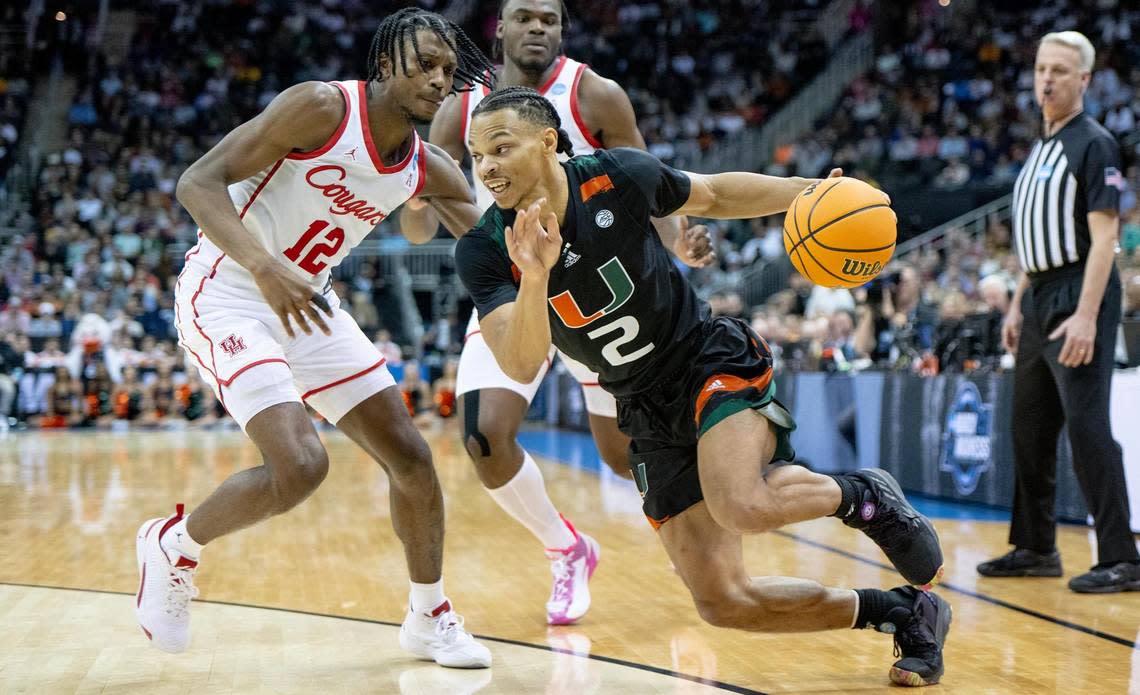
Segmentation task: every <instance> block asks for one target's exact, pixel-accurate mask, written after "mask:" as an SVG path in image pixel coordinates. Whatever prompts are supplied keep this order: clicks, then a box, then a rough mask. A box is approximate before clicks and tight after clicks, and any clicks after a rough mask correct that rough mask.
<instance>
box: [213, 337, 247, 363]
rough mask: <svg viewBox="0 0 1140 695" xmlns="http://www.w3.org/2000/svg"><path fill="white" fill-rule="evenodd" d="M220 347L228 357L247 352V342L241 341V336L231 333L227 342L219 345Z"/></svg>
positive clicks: (224, 341)
mask: <svg viewBox="0 0 1140 695" xmlns="http://www.w3.org/2000/svg"><path fill="white" fill-rule="evenodd" d="M218 347H220V348H221V349H222V351H223V352H225V353H226V354H227V355H229V356H230V357H233V356H234V355H236V354H238V353H239V352H244V351H245V341H244V340H242V339H241V336H238V335H234V334H233V333H230V334H229V335H228V336H227V337H226V339H225V340H223V341H222V342H220V343H218Z"/></svg>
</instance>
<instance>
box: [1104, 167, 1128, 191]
mask: <svg viewBox="0 0 1140 695" xmlns="http://www.w3.org/2000/svg"><path fill="white" fill-rule="evenodd" d="M1104 185H1106V186H1112V187H1113V188H1115V189H1116V190H1118V191H1124V190H1125V189H1126V188H1128V182H1127V181H1125V180H1124V175H1123V174H1121V173H1120V169H1117V168H1116V167H1105V168H1104Z"/></svg>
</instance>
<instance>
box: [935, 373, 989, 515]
mask: <svg viewBox="0 0 1140 695" xmlns="http://www.w3.org/2000/svg"><path fill="white" fill-rule="evenodd" d="M993 411H994V407H993V405H992V404H988V403H983V402H982V394H981V393H980V392H979V391H978V387H977V386H975V385H974V384H973V382H970V381H963V382H962V383H961V384H959V385H958V391H957V392H956V393H955V394H954V403H953V404H952V405H951V406H950V412H949V413H947V415H946V428H945V430H943V432H942V454H941V457H940V459H939V462H938V468H939V470H942V471H945V472H947V473H949V474H950V477H951V478H952V479H953V480H954V487H955V488H956V489H957V490H958V493H959V494H961V495H969V494H972V493H973V492H974V490H976V489H977V488H978V481H979V480H981V477H982V474H984V473H985V472H986V471H988V470H990V469H991V468H993V458H992V457H991V456H990V453H991V451H992V449H993Z"/></svg>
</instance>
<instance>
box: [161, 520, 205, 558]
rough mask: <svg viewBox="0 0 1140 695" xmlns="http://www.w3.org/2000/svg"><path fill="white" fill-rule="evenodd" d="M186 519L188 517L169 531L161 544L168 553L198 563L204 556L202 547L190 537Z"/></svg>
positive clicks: (164, 535) (179, 521)
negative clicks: (200, 557) (176, 554)
mask: <svg viewBox="0 0 1140 695" xmlns="http://www.w3.org/2000/svg"><path fill="white" fill-rule="evenodd" d="M186 519H187V517H185V516H184V517H182V518H181V519H179V520H178V523H176V524H174V525H173V526H171V527H170V528H169V529H167V531H166V533H165V534H163V536H162V540H161V541H160V542H159V544H160V545H161V546H162V549H163V550H165V551H166V552H168V553H171V552H174V553H178V554H179V555H181V556H182V557H184V558H188V559H190V560H194V561H195V562H197V561H198V558H199V556H201V555H202V546H201V544H199V543H198V542H196V541H195V540H194V539H193V538H191V537H190V532H189V531H187V530H186Z"/></svg>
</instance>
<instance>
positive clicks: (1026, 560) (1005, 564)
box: [978, 548, 1061, 577]
mask: <svg viewBox="0 0 1140 695" xmlns="http://www.w3.org/2000/svg"><path fill="white" fill-rule="evenodd" d="M978 574H980V575H982V576H983V577H1060V576H1061V553H1058V552H1057V551H1056V550H1053V552H1051V553H1039V552H1037V551H1036V550H1030V549H1029V548H1014V549H1013V550H1011V551H1009V552H1008V553H1006V554H1005V555H1002V556H1001V557H997V558H994V559H993V560H989V561H987V562H983V563H982V564H980V565H978Z"/></svg>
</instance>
